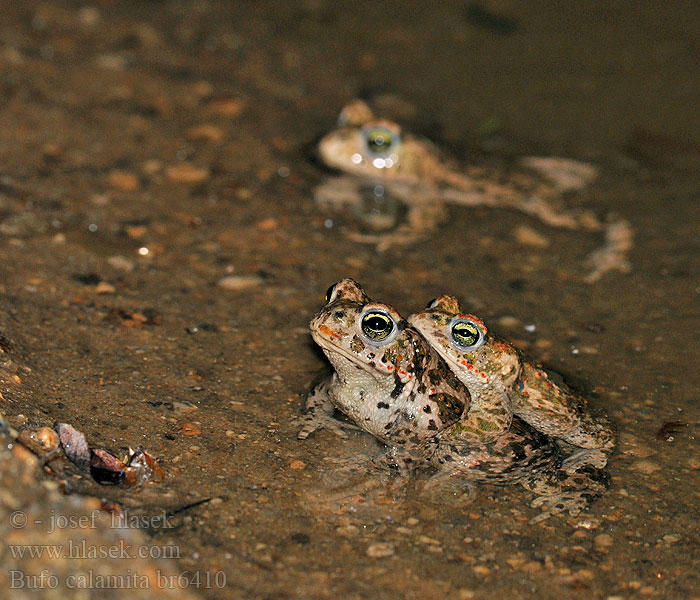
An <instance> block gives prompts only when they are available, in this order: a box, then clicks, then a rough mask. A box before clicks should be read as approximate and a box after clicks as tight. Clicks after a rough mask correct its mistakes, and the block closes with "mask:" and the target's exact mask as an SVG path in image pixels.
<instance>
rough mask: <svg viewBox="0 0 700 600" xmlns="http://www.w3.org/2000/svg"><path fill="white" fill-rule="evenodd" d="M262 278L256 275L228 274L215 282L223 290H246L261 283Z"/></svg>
mask: <svg viewBox="0 0 700 600" xmlns="http://www.w3.org/2000/svg"><path fill="white" fill-rule="evenodd" d="M262 282H263V280H262V278H261V277H259V276H258V275H228V276H226V277H222V278H221V279H219V281H218V282H217V285H218V286H219V287H222V288H224V289H225V290H247V289H250V288H253V287H257V286H259V285H261V284H262Z"/></svg>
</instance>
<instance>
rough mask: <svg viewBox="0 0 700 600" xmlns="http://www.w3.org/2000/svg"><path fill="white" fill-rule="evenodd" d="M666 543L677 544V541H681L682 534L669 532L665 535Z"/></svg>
mask: <svg viewBox="0 0 700 600" xmlns="http://www.w3.org/2000/svg"><path fill="white" fill-rule="evenodd" d="M663 540H664V543H666V544H675V543H676V542H680V541H681V536H680V535H678V534H676V533H667V534H666V535H665V536H664V537H663Z"/></svg>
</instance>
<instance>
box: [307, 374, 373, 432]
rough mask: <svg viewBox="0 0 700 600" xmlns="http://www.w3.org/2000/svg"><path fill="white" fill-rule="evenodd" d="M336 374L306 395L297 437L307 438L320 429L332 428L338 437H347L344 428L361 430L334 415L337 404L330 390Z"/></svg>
mask: <svg viewBox="0 0 700 600" xmlns="http://www.w3.org/2000/svg"><path fill="white" fill-rule="evenodd" d="M335 378H336V375H335V374H333V375H331V376H329V377H327V378H326V379H324V380H322V381H321V382H319V383H318V384H316V385H315V386H314V387H313V388H312V389H311V392H309V395H308V396H307V397H306V409H305V414H304V417H303V418H302V427H301V429H300V430H299V433H298V434H297V438H298V439H300V440H305V439H306V438H308V437H309V436H310V435H311V434H312V433H313V432H315V431H318V430H320V429H330V430H331V431H332V432H333V433H335V434H336V435H337V436H338V437H341V438H346V437H347V435H346V433H345V432H344V431H343V429H355V430H359V427H357V425H354V424H352V423H345V422H343V421H339V420H338V419H336V418H335V417H334V416H333V413H334V412H335V406H334V405H333V403H332V402H331V399H330V397H329V395H328V390H329V389H330V388H331V387H332V386H333V384H334V382H335Z"/></svg>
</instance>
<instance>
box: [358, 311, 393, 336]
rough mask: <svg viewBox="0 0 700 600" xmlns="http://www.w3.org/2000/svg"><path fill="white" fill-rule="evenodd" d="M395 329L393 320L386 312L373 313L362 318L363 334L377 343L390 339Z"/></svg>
mask: <svg viewBox="0 0 700 600" xmlns="http://www.w3.org/2000/svg"><path fill="white" fill-rule="evenodd" d="M394 328H395V325H394V321H393V319H392V318H391V317H390V316H389V315H387V314H386V313H384V312H377V311H372V312H368V313H367V314H366V315H365V316H364V317H362V333H364V334H365V335H366V336H367V337H368V338H369V339H370V340H373V341H375V342H380V341H382V340H385V339H386V338H388V337H389V336H390V335H391V333H392V332H393V331H394Z"/></svg>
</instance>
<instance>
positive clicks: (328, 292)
mask: <svg viewBox="0 0 700 600" xmlns="http://www.w3.org/2000/svg"><path fill="white" fill-rule="evenodd" d="M334 291H335V283H334V284H333V285H332V286H331V287H329V288H328V290H327V291H326V304H328V303H329V302H330V301H331V296H332V295H333V292H334Z"/></svg>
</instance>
